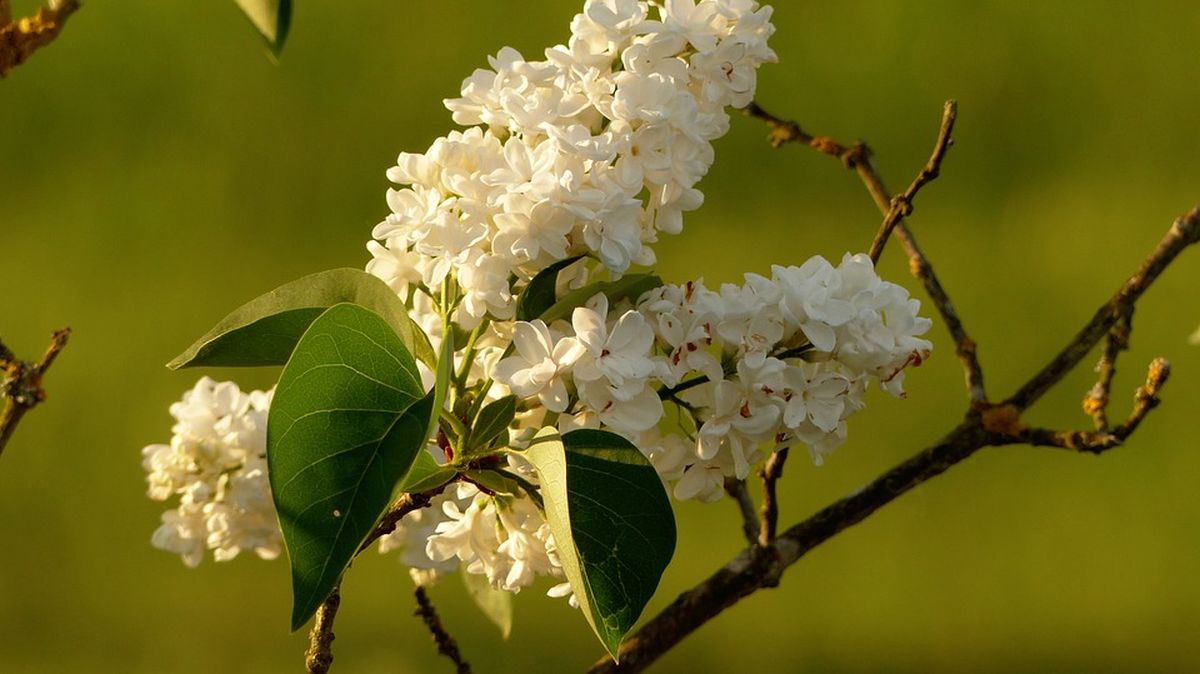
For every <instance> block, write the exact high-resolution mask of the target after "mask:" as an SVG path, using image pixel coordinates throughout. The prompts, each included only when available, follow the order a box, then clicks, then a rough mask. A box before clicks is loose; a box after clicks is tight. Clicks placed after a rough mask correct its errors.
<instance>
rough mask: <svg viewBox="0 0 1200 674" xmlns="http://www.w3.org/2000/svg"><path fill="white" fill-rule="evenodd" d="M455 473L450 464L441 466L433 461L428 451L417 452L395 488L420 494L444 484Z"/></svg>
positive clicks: (452, 477)
mask: <svg viewBox="0 0 1200 674" xmlns="http://www.w3.org/2000/svg"><path fill="white" fill-rule="evenodd" d="M457 474H458V471H456V470H454V469H453V468H451V467H450V466H443V465H441V464H439V463H438V462H437V461H434V460H433V457H432V456H430V455H429V452H424V451H422V452H417V458H416V460H414V461H413V465H412V468H409V469H408V473H407V474H405V476H404V479H402V480H400V485H399V486H398V487H396V490H397V491H402V492H408V493H409V494H420V493H421V492H423V491H429V490H430V489H436V488H438V487H440V486H442V485H444V484H446V483H447V482H449V481H450V480H453V479H454V476H455V475H457Z"/></svg>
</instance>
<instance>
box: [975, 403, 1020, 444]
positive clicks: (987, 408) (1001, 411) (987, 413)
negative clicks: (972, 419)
mask: <svg viewBox="0 0 1200 674" xmlns="http://www.w3.org/2000/svg"><path fill="white" fill-rule="evenodd" d="M980 407H982V411H983V413H982V414H981V415H980V417H979V420H980V423H981V424H982V426H983V429H984V430H985V431H987V432H989V433H995V434H996V435H1003V436H1008V437H1016V436H1018V435H1020V434H1021V431H1022V430H1023V429H1024V426H1023V425H1022V424H1021V410H1019V409H1017V408H1016V407H1013V406H1012V405H980Z"/></svg>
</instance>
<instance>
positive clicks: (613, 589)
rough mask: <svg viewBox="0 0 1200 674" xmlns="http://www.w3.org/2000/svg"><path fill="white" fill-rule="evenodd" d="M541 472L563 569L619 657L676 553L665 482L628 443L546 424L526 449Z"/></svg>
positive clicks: (581, 603) (604, 639) (597, 630)
mask: <svg viewBox="0 0 1200 674" xmlns="http://www.w3.org/2000/svg"><path fill="white" fill-rule="evenodd" d="M525 454H526V458H528V459H529V461H530V462H531V463H532V464H533V466H534V468H535V469H537V473H538V478H539V479H540V481H541V493H542V498H543V500H544V501H545V508H546V519H547V521H549V523H550V530H551V531H552V532H553V533H554V540H555V543H556V544H557V546H558V556H559V559H560V560H561V561H562V565H563V571H564V572H565V573H566V576H567V580H568V581H570V583H571V589H573V590H574V591H575V598H576V600H578V601H579V607H580V609H582V611H583V615H584V617H585V618H587V621H588V624H590V625H591V626H592V630H593V631H594V632H595V633H596V636H598V637H599V638H600V642H601V643H603V644H604V647H605V648H606V649H608V652H609V653H611V654H612V656H613V659H616V658H617V650H618V648H619V647H620V645H621V640H622V639H624V638H625V635H626V634H628V633H629V630H631V629H632V628H633V625H634V623H635V622H636V621H637V619H638V616H640V615H641V613H642V610H643V609H644V608H645V607H646V603H647V602H648V601H650V597H651V596H652V595H653V594H654V590H655V588H657V587H658V581H659V579H660V578H661V577H662V573H663V570H664V569H666V568H667V564H668V563H670V561H671V556H672V555H673V554H674V552H675V517H674V514H673V513H672V511H671V502H670V501H669V500H668V499H667V494H666V492H665V491H664V490H663V486H662V481H661V480H660V479H659V477H658V473H656V472H655V470H654V467H653V466H651V465H650V462H649V461H647V460H646V457H644V456H643V455H642V453H641V452H640V451H638V449H637V447H634V446H633V445H632V444H630V443H629V441H628V440H625V439H624V438H622V437H620V436H619V435H615V434H613V433H609V432H607V431H596V430H576V431H571V432H570V433H565V434H563V435H562V436H561V437H560V436H559V435H558V431H556V430H555V429H554V428H551V427H547V428H544V429H542V430H541V431H540V432H539V433H538V434H537V435H536V436H535V437H534V440H533V443H532V444H531V445H530V447H529V449H528V450H527V451H526V452H525Z"/></svg>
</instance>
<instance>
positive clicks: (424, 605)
mask: <svg viewBox="0 0 1200 674" xmlns="http://www.w3.org/2000/svg"><path fill="white" fill-rule="evenodd" d="M464 573H465V572H464ZM414 594H415V595H416V598H417V610H416V611H415V612H414V613H413V615H416V616H419V617H420V618H421V621H422V622H424V623H425V627H427V628H429V633H430V635H432V637H433V643H435V644H437V648H438V653H440V654H442V655H444V656H446V657H447V658H449V659H450V661H451V662H453V663H454V666H455V671H457V672H458V674H471V665H470V664H468V663H467V661H466V660H463V659H462V654H460V653H459V652H458V643H456V642H455V641H454V637H452V636H450V634H449V633H448V632H446V628H444V627H442V621H441V619H440V618H438V614H437V611H435V610H434V608H433V603H432V602H431V601H429V595H428V594H426V593H425V588H424V587H422V586H420V585H418V586H417V589H416V592H415V593H414Z"/></svg>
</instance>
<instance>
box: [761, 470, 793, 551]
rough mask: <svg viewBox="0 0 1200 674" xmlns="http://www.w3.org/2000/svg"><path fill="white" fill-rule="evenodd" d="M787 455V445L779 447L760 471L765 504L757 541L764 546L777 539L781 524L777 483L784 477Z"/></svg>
mask: <svg viewBox="0 0 1200 674" xmlns="http://www.w3.org/2000/svg"><path fill="white" fill-rule="evenodd" d="M787 457H788V448H787V447H783V448H780V449H777V450H775V451H774V452H772V453H771V456H770V457H769V458H768V459H767V462H766V463H765V464H763V467H762V469H761V470H760V471H759V475H760V476H761V477H762V481H763V505H762V526H761V527H760V528H759V531H758V540H757V543H758V544H759V545H760V546H762V547H766V546H768V545H770V544H771V543H772V542H774V541H775V531H776V528H777V527H778V525H779V502H778V500H777V499H776V496H775V484H776V483H777V482H779V479H780V478H782V477H783V464H784V462H785V461H787Z"/></svg>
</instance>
